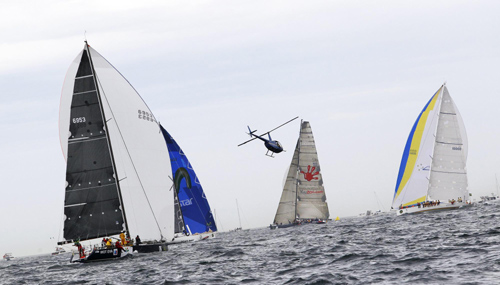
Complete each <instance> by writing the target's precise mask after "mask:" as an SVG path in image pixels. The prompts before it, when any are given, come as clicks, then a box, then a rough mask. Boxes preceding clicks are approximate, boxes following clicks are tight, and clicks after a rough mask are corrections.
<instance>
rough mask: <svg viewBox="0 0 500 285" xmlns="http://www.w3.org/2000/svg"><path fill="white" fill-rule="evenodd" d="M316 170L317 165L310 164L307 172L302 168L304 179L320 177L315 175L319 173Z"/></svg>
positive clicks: (309, 179)
mask: <svg viewBox="0 0 500 285" xmlns="http://www.w3.org/2000/svg"><path fill="white" fill-rule="evenodd" d="M314 170H316V167H315V166H312V167H311V166H310V165H308V166H307V172H304V171H302V170H301V171H300V173H302V174H304V179H305V180H307V181H311V180H313V179H314V180H318V179H319V178H318V177H314V176H315V175H318V174H319V171H316V172H314ZM313 172H314V173H313Z"/></svg>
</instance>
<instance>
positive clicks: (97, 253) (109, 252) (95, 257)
mask: <svg viewBox="0 0 500 285" xmlns="http://www.w3.org/2000/svg"><path fill="white" fill-rule="evenodd" d="M125 256H132V253H130V248H128V251H122V250H118V249H117V248H98V249H95V250H93V251H92V252H91V253H90V254H89V255H87V256H85V257H83V258H77V259H75V258H74V257H75V255H73V256H71V260H70V262H72V263H75V262H79V263H88V262H96V261H106V260H112V259H117V258H124V257H125Z"/></svg>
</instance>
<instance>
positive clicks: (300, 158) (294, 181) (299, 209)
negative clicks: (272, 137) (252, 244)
mask: <svg viewBox="0 0 500 285" xmlns="http://www.w3.org/2000/svg"><path fill="white" fill-rule="evenodd" d="M328 217H329V211H328V204H327V202H326V195H325V188H324V187H323V177H322V174H321V167H320V165H319V160H318V153H317V151H316V145H315V143H314V137H313V133H312V129H311V125H310V124H309V122H306V121H303V122H301V124H300V132H299V139H298V140H297V145H296V147H295V152H294V154H293V157H292V162H291V164H290V168H289V170H288V175H287V178H286V181H285V185H284V187H283V193H282V194H281V200H280V203H279V205H278V210H277V211H276V216H275V217H274V222H273V224H271V225H270V228H271V229H273V228H287V227H292V226H296V225H300V224H302V223H326V220H327V219H328Z"/></svg>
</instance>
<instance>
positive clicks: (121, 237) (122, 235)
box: [120, 232, 125, 244]
mask: <svg viewBox="0 0 500 285" xmlns="http://www.w3.org/2000/svg"><path fill="white" fill-rule="evenodd" d="M120 240H121V241H122V244H125V233H124V232H121V233H120Z"/></svg>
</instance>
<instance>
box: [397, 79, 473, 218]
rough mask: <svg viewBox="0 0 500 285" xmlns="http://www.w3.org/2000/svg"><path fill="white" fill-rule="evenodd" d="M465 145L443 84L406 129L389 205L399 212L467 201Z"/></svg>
mask: <svg viewBox="0 0 500 285" xmlns="http://www.w3.org/2000/svg"><path fill="white" fill-rule="evenodd" d="M467 148H468V144H467V135H466V132H465V126H464V123H463V120H462V117H461V116H460V113H459V111H458V108H457V106H456V105H455V103H454V102H453V100H452V98H451V96H450V94H449V92H448V89H447V87H446V85H445V84H443V85H442V86H441V87H440V88H439V89H438V91H437V92H436V93H435V94H434V95H433V96H432V97H431V99H430V100H429V102H427V104H426V105H425V107H424V109H423V110H422V112H421V113H420V114H419V116H418V117H417V120H416V121H415V124H414V125H413V127H412V129H411V131H410V135H409V136H408V140H407V142H406V146H405V149H404V151H403V157H402V159H401V165H400V168H399V174H398V178H397V181H396V189H395V192H394V198H393V202H392V209H393V210H396V211H397V214H398V215H402V214H410V213H420V212H427V211H436V210H451V209H457V208H459V207H462V206H464V205H467V204H469V190H468V182H467V167H466V161H467Z"/></svg>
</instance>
